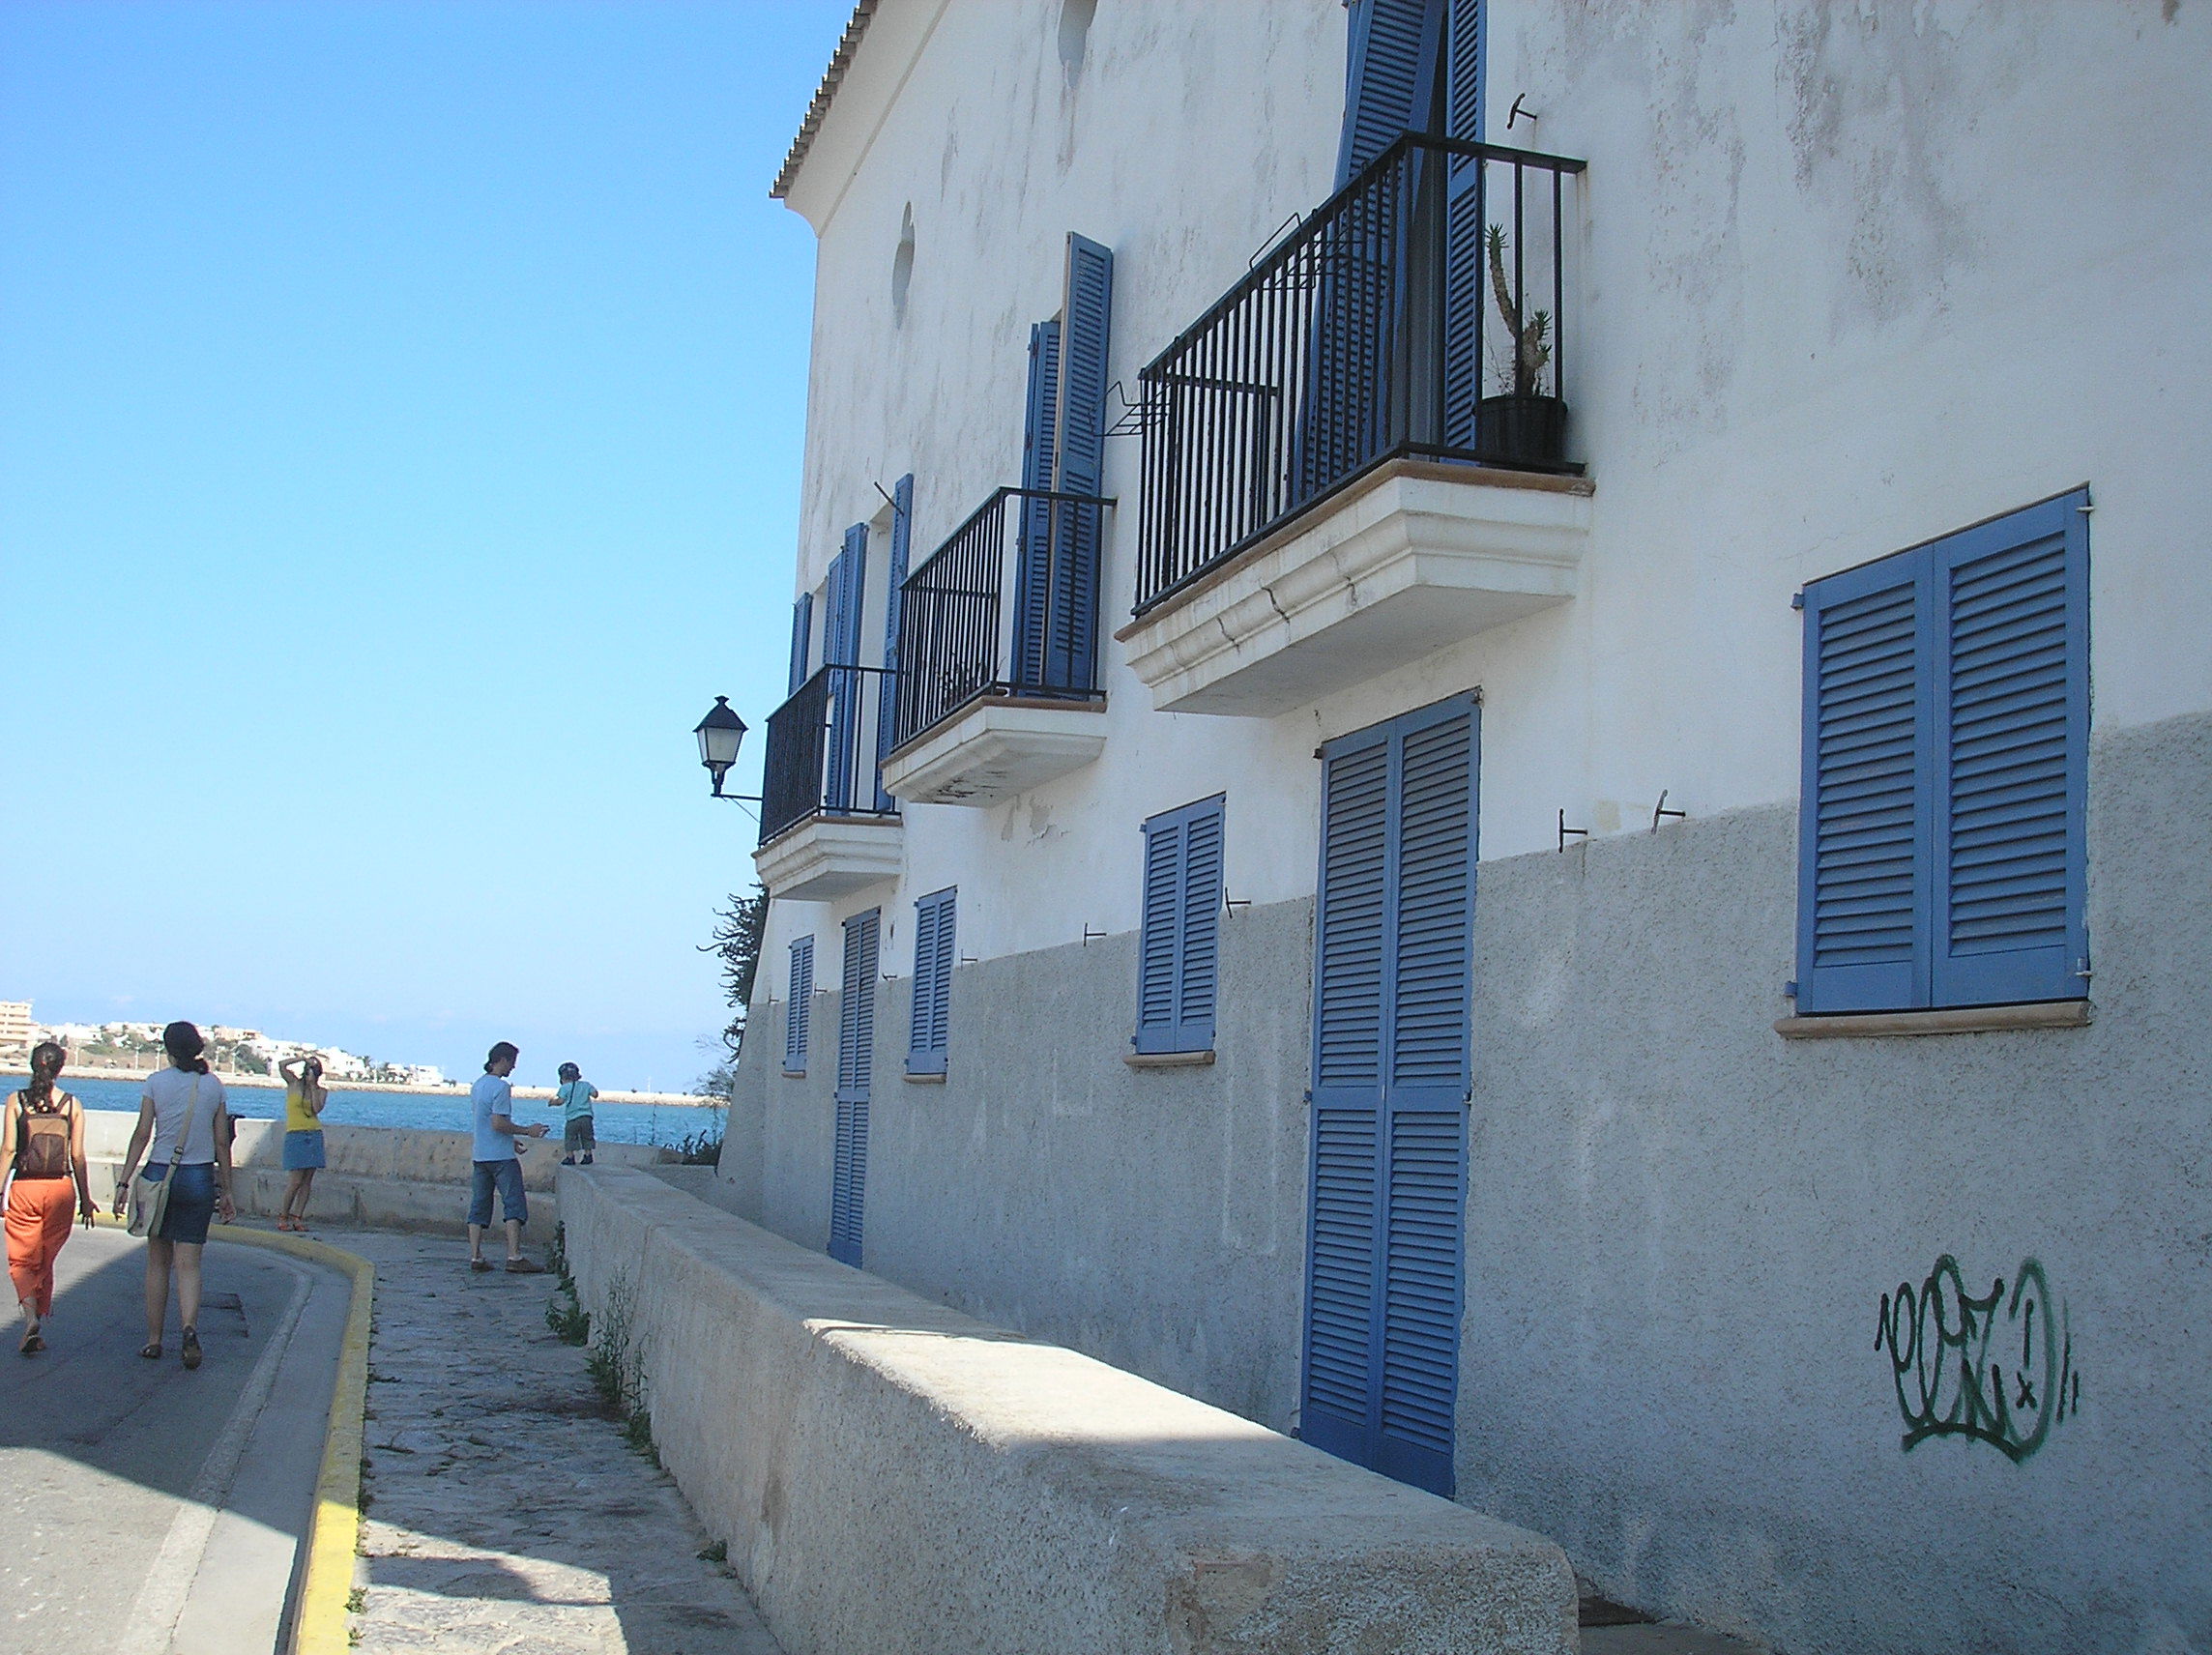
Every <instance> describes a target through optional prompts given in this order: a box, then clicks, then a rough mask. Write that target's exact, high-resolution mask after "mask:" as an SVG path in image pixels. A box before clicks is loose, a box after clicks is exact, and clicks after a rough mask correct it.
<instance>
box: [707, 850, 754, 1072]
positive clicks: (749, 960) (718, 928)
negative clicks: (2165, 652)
mask: <svg viewBox="0 0 2212 1655" xmlns="http://www.w3.org/2000/svg"><path fill="white" fill-rule="evenodd" d="M767 925H768V892H767V891H766V890H765V889H763V888H762V886H760V885H759V884H758V883H757V882H756V883H755V884H754V886H753V888H752V890H751V892H750V893H749V894H747V895H744V896H740V895H738V894H737V893H736V892H735V891H732V892H731V893H730V901H729V906H728V907H726V908H717V909H716V910H714V929H713V933H712V935H711V937H710V939H709V941H707V942H705V943H702V944H700V945H699V951H700V952H701V953H702V954H713V955H714V956H715V957H716V958H718V959H719V960H720V961H721V971H722V996H723V998H724V999H725V1000H727V1001H728V1002H730V1012H731V1016H730V1021H729V1022H728V1023H727V1024H725V1025H723V1028H722V1032H721V1037H720V1058H721V1060H720V1061H719V1062H718V1063H716V1064H715V1065H714V1067H713V1069H712V1070H711V1071H710V1072H709V1073H708V1074H706V1075H705V1076H703V1077H701V1079H700V1081H699V1088H698V1089H699V1090H701V1091H702V1092H713V1093H717V1094H719V1095H722V1096H727V1095H728V1094H729V1091H730V1089H731V1088H732V1087H733V1086H734V1085H735V1084H736V1081H737V1068H738V1057H739V1054H740V1053H741V1052H742V1050H743V1047H744V1041H745V1009H746V1007H748V1006H749V1005H751V1004H752V999H753V979H754V978H755V976H757V975H758V974H759V972H760V951H761V933H762V931H763V930H764V929H765V928H766V927H767ZM701 1044H702V1045H705V1044H707V1042H704V1041H702V1042H701Z"/></svg>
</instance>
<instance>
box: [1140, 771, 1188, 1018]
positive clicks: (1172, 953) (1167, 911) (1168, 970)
mask: <svg viewBox="0 0 2212 1655" xmlns="http://www.w3.org/2000/svg"><path fill="white" fill-rule="evenodd" d="M1182 827H1183V824H1182V816H1181V813H1180V812H1179V811H1170V812H1168V813H1167V814H1166V815H1164V816H1157V817H1154V818H1153V819H1152V820H1151V821H1150V822H1148V823H1146V824H1145V880H1144V891H1143V897H1142V916H1141V919H1140V922H1139V925H1138V931H1137V1040H1136V1044H1137V1050H1138V1051H1140V1052H1172V1051H1174V1050H1175V1049H1176V1048H1175V1022H1176V940H1177V938H1178V936H1179V934H1180V926H1179V919H1180V917H1181V913H1182Z"/></svg>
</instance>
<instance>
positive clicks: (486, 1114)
mask: <svg viewBox="0 0 2212 1655" xmlns="http://www.w3.org/2000/svg"><path fill="white" fill-rule="evenodd" d="M521 1056H522V1054H521V1052H519V1051H518V1050H516V1049H515V1046H514V1044H513V1042H511V1041H508V1040H502V1041H501V1042H500V1043H499V1044H498V1045H496V1046H494V1047H493V1048H492V1049H491V1054H490V1056H489V1057H487V1058H486V1059H485V1060H484V1072H483V1073H482V1074H481V1075H480V1076H478V1077H477V1084H476V1085H475V1086H473V1087H471V1088H470V1089H469V1104H470V1108H471V1110H472V1111H473V1113H474V1115H475V1119H476V1147H475V1149H474V1150H473V1151H471V1158H472V1159H473V1160H474V1162H475V1166H474V1167H472V1168H471V1170H470V1171H471V1176H470V1178H469V1268H470V1269H472V1270H488V1269H490V1268H491V1261H490V1260H489V1259H486V1258H485V1257H484V1256H483V1237H484V1232H485V1231H486V1230H489V1229H490V1228H491V1198H492V1192H493V1191H494V1190H497V1191H498V1192H499V1207H500V1217H501V1218H503V1219H504V1220H506V1223H507V1267H508V1269H509V1271H511V1272H512V1273H513V1274H515V1275H518V1276H535V1275H541V1274H543V1273H544V1269H545V1266H544V1265H543V1264H540V1263H537V1262H536V1261H535V1260H531V1259H526V1258H524V1257H523V1256H522V1227H523V1225H525V1224H527V1223H528V1222H529V1221H530V1200H529V1197H527V1196H526V1195H524V1194H523V1192H522V1162H521V1160H520V1159H519V1158H518V1157H519V1151H518V1150H517V1149H516V1147H515V1143H514V1140H515V1137H516V1135H517V1134H520V1135H521V1136H523V1137H526V1138H542V1137H544V1136H545V1123H544V1122H543V1121H534V1122H533V1123H532V1124H530V1125H528V1126H517V1125H516V1124H515V1122H514V1088H513V1087H511V1086H509V1084H508V1080H507V1077H508V1076H509V1075H511V1074H512V1073H514V1060H516V1059H517V1058H519V1057H521Z"/></svg>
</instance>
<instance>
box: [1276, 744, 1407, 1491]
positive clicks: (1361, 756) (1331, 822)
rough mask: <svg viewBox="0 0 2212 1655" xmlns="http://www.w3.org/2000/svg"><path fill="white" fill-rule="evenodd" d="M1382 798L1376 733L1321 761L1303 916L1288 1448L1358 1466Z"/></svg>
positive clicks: (1368, 1384)
mask: <svg viewBox="0 0 2212 1655" xmlns="http://www.w3.org/2000/svg"><path fill="white" fill-rule="evenodd" d="M1389 799H1390V742H1389V740H1388V737H1387V735H1386V734H1369V735H1367V736H1364V737H1355V738H1352V739H1350V740H1347V741H1345V742H1342V743H1339V744H1338V745H1337V746H1335V747H1334V748H1333V749H1332V750H1331V752H1330V755H1329V758H1328V764H1327V769H1326V770H1325V772H1324V777H1323V783H1322V880H1321V899H1320V905H1319V909H1318V912H1317V914H1316V915H1315V942H1314V1059H1313V1072H1314V1085H1313V1189H1312V1195H1311V1203H1310V1208H1309V1217H1308V1236H1307V1248H1306V1257H1307V1265H1306V1341H1305V1370H1304V1384H1303V1403H1302V1406H1301V1408H1300V1409H1299V1414H1298V1435H1299V1436H1300V1437H1303V1438H1304V1439H1305V1440H1306V1441H1308V1442H1311V1443H1313V1444H1314V1445H1315V1446H1316V1447H1318V1448H1323V1449H1325V1450H1327V1451H1328V1452H1329V1453H1331V1454H1336V1455H1339V1456H1341V1457H1342V1458H1344V1459H1347V1460H1352V1461H1354V1462H1356V1463H1358V1464H1361V1465H1364V1464H1366V1463H1367V1462H1368V1459H1369V1458H1370V1456H1369V1452H1368V1449H1369V1443H1370V1440H1371V1435H1372V1434H1371V1431H1370V1425H1369V1416H1370V1414H1371V1412H1372V1410H1373V1409H1372V1398H1373V1393H1374V1389H1375V1382H1376V1377H1377V1373H1378V1370H1379V1367H1380V1362H1379V1360H1378V1352H1377V1350H1376V1345H1377V1343H1378V1338H1379V1329H1378V1328H1377V1326H1376V1316H1375V1311H1376V1301H1377V1298H1378V1296H1379V1294H1378V1291H1377V1281H1376V1275H1377V1270H1378V1267H1379V1265H1380V1263H1381V1251H1380V1249H1379V1247H1378V1246H1377V1240H1378V1236H1379V1234H1380V1232H1381V1229H1382V1205H1381V1196H1382V1189H1381V1185H1380V1182H1379V1180H1378V1176H1377V1175H1378V1171H1379V1169H1380V1166H1381V1161H1382V1155H1381V1142H1380V1136H1379V1131H1378V1128H1379V1125H1380V1122H1381V1120H1382V1106H1383V969H1384V965H1385V960H1386V949H1385V945H1384V944H1385V939H1384V923H1385V919H1386V915H1387V905H1386V903H1385V900H1384V893H1385V884H1384V881H1385V876H1386V872H1387V867H1386V857H1385V848H1386V845H1387V840H1388V833H1389Z"/></svg>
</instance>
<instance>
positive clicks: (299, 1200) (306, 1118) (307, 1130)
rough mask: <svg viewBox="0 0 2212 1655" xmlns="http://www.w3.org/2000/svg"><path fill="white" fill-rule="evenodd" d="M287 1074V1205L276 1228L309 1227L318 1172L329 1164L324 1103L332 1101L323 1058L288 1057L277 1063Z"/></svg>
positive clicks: (304, 1230)
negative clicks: (325, 1153)
mask: <svg viewBox="0 0 2212 1655" xmlns="http://www.w3.org/2000/svg"><path fill="white" fill-rule="evenodd" d="M277 1073H278V1074H279V1075H281V1076H283V1077H284V1175H285V1176H284V1205H283V1207H282V1209H281V1210H280V1211H278V1212H277V1229H279V1230H297V1231H300V1232H301V1233H303V1234H305V1233H306V1228H307V1197H308V1196H309V1195H311V1194H312V1193H313V1192H314V1188H315V1174H316V1173H317V1172H318V1171H320V1170H321V1169H322V1168H323V1167H324V1166H326V1165H328V1163H327V1162H326V1161H325V1160H324V1158H323V1105H325V1104H327V1103H329V1102H330V1101H331V1094H330V1092H329V1091H328V1090H327V1089H325V1088H324V1086H323V1060H322V1059H320V1058H286V1059H285V1060H283V1061H282V1062H280V1063H278V1064H277Z"/></svg>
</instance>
